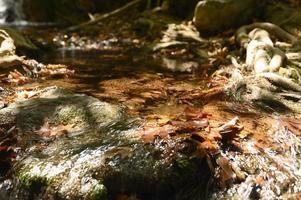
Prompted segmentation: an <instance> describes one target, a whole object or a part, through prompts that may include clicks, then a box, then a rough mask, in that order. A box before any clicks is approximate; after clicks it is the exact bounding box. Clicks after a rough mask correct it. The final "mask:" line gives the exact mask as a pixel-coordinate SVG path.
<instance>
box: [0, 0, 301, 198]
mask: <svg viewBox="0 0 301 200" xmlns="http://www.w3.org/2000/svg"><path fill="white" fill-rule="evenodd" d="M21 2H22V1H14V3H16V5H13V4H12V2H11V1H5V0H2V1H0V18H1V19H0V23H1V24H5V23H9V22H11V21H13V23H10V24H9V25H16V24H17V23H19V22H21V21H22V19H23V17H22V11H21V10H20V7H19V6H18V4H19V3H21ZM11 8H14V9H13V10H12V11H11ZM10 15H11V16H10ZM27 25H28V23H27ZM30 31H32V32H33V33H34V32H35V31H37V32H39V33H40V32H41V30H37V27H35V28H33V29H32V28H29V31H26V32H27V34H28V32H30ZM34 34H37V33H34ZM46 34H47V32H46ZM58 35H59V36H61V35H63V34H58ZM59 36H58V37H54V38H53V42H56V44H58V43H59V44H60V45H61V46H60V47H58V46H56V47H55V48H52V49H51V50H50V49H46V50H45V49H44V50H39V51H38V52H30V53H29V54H28V57H31V58H34V59H36V60H37V61H39V62H42V63H45V64H48V63H51V64H63V65H66V66H68V69H70V70H74V74H72V75H69V76H54V77H38V78H35V79H33V81H31V82H29V83H26V84H23V85H15V86H7V85H4V84H3V85H1V86H3V88H4V89H3V91H1V100H2V98H3V99H5V100H10V103H8V104H7V105H5V106H3V108H1V109H0V125H1V133H5V137H4V139H3V140H2V141H1V145H0V147H1V148H0V158H1V160H0V199H1V200H2V199H3V200H6V199H8V200H19V199H20V200H40V199H42V200H44V199H45V200H48V199H55V200H57V199H58V200H65V199H67V200H77V199H87V200H97V199H99V200H105V199H112V200H115V199H116V200H140V199H141V200H161V199H167V200H174V199H175V200H200V199H264V200H266V199H268V200H269V199H271V200H272V199H300V198H301V162H300V160H301V139H300V135H301V133H300V130H301V128H300V127H301V125H300V122H299V121H298V120H296V119H295V118H294V117H295V116H294V114H293V113H278V112H276V111H274V110H273V109H272V108H267V109H264V108H259V107H258V106H256V105H255V104H252V103H243V102H240V101H234V100H233V99H231V98H229V97H228V96H227V95H225V94H224V93H223V91H224V90H223V88H222V87H220V85H219V84H217V83H215V82H214V81H213V79H211V78H210V77H209V76H208V75H207V73H208V71H207V69H196V68H192V70H186V69H183V70H181V69H180V70H178V69H177V67H175V68H169V67H166V63H165V62H164V59H165V58H164V57H156V56H154V55H153V54H152V53H151V52H150V51H149V49H148V48H145V47H143V45H142V47H141V46H139V45H137V46H135V44H136V43H137V41H136V40H133V41H132V40H131V39H128V38H115V37H114V36H112V35H110V37H111V38H109V39H108V38H107V39H104V40H102V39H99V41H94V40H95V38H92V39H90V40H89V39H87V40H86V39H85V38H84V37H83V36H77V37H75V36H72V35H68V34H66V35H63V36H62V37H61V38H60V37H59ZM87 38H88V37H87ZM64 39H65V41H64ZM66 40H67V41H69V42H70V41H71V43H68V42H66ZM77 40H80V41H88V42H87V43H85V42H83V43H80V42H77ZM77 44H80V45H79V46H77ZM183 60H184V62H183V63H184V64H183V65H180V68H181V67H182V66H184V65H185V62H186V60H185V59H182V60H181V61H183ZM165 61H166V59H165ZM187 62H188V61H187ZM190 64H191V62H190ZM186 66H187V65H186ZM189 66H192V67H194V66H193V65H189ZM175 69H177V70H175ZM10 70H11V69H1V70H0V71H1V73H7V72H8V71H10ZM18 70H22V68H21V67H20V68H18ZM219 81H220V82H222V81H223V80H219ZM220 82H219V83H220ZM12 90H14V91H13V92H11V91H12ZM1 139H2V137H1Z"/></svg>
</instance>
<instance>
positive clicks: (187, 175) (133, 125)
mask: <svg viewBox="0 0 301 200" xmlns="http://www.w3.org/2000/svg"><path fill="white" fill-rule="evenodd" d="M123 110H124V109H123V108H121V107H120V106H118V105H111V104H109V103H106V102H101V101H99V100H98V99H96V98H93V97H90V96H87V95H83V94H74V93H71V92H68V91H66V90H64V89H60V88H46V89H44V90H42V91H38V93H37V94H35V95H34V98H31V99H26V100H20V101H18V102H17V103H14V104H13V105H10V106H9V107H7V108H3V109H1V110H0V117H1V118H0V124H1V125H5V124H6V125H8V124H10V125H11V124H14V122H15V124H16V125H15V126H16V130H17V138H18V139H17V140H18V142H17V144H16V146H18V147H20V148H21V149H22V151H21V152H19V153H18V156H17V159H16V160H15V161H14V164H13V165H12V166H14V167H13V169H11V170H10V172H11V173H8V174H6V176H5V178H4V179H1V181H0V197H1V198H3V199H22V200H29V199H58V200H60V199H64V200H65V199H108V198H109V199H116V198H117V196H118V195H128V196H131V195H135V196H137V197H138V198H139V199H146V198H147V199H149V198H150V197H151V198H150V199H192V197H191V196H190V195H193V197H195V198H196V199H202V196H201V195H202V194H203V195H204V193H205V189H204V188H205V185H206V184H207V182H208V178H209V176H210V174H209V173H208V172H206V173H205V172H204V171H203V170H208V168H207V167H205V168H204V166H207V165H206V164H205V162H204V160H199V159H190V157H189V156H188V154H190V153H188V149H193V148H192V145H191V144H190V143H188V142H187V141H185V140H184V139H183V141H182V142H180V140H179V139H178V141H177V142H175V141H173V140H164V141H163V140H161V139H159V138H158V139H157V140H156V141H154V143H145V142H143V140H142V139H141V137H140V136H139V127H140V126H141V125H142V121H141V120H140V119H133V118H129V117H128V116H127V115H126V114H125V112H123ZM62 127H63V128H62ZM187 183H189V184H187ZM202 184H203V185H202ZM192 185H194V186H196V187H193V188H192V187H191V186H192ZM198 186H199V187H198ZM199 188H202V189H199ZM195 190H196V191H195ZM184 196H185V198H184Z"/></svg>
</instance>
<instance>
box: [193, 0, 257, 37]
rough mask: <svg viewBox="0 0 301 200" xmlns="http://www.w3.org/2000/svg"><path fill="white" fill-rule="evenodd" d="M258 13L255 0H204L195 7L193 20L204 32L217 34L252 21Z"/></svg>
mask: <svg viewBox="0 0 301 200" xmlns="http://www.w3.org/2000/svg"><path fill="white" fill-rule="evenodd" d="M256 13H258V2H256V1H254V0H245V1H240V0H204V1H200V2H199V3H198V4H197V6H196V9H195V14H194V18H193V22H194V24H195V25H196V27H197V28H198V30H199V31H200V32H201V33H203V34H207V35H208V34H216V33H220V32H222V31H224V30H226V29H229V28H236V27H238V26H240V25H242V24H245V23H249V22H251V21H252V19H253V18H254V16H256Z"/></svg>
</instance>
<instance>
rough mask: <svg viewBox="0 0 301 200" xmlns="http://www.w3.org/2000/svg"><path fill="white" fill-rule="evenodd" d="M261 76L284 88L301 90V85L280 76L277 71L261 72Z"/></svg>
mask: <svg viewBox="0 0 301 200" xmlns="http://www.w3.org/2000/svg"><path fill="white" fill-rule="evenodd" d="M258 76H259V77H263V78H266V79H268V80H269V81H270V82H272V83H273V84H275V85H277V86H279V87H282V88H284V89H288V90H293V91H296V92H301V86H300V85H299V84H297V83H295V82H293V81H291V80H290V79H288V78H285V77H283V76H280V75H278V74H275V73H261V74H258Z"/></svg>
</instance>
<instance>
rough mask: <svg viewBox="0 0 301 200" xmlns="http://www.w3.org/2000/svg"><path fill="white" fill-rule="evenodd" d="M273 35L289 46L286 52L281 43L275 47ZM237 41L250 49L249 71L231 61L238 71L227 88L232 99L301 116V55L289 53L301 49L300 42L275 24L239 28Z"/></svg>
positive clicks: (247, 51)
mask: <svg viewBox="0 0 301 200" xmlns="http://www.w3.org/2000/svg"><path fill="white" fill-rule="evenodd" d="M270 34H273V36H275V37H277V38H278V39H280V40H282V41H284V42H286V43H283V42H282V43H281V45H285V46H284V47H283V48H284V49H285V52H284V51H282V50H281V49H280V48H279V47H280V45H279V42H278V43H277V44H276V45H275V43H274V42H273V41H272V39H271V37H270ZM236 42H237V43H238V44H239V45H240V46H241V47H242V48H243V49H245V50H246V61H245V62H246V63H245V64H246V66H247V71H244V74H242V72H241V71H240V70H238V69H241V68H242V67H241V66H242V65H244V64H238V62H237V61H236V60H235V58H231V61H232V64H233V66H234V67H235V68H236V69H237V70H234V71H232V77H231V79H230V80H229V85H228V87H227V88H226V90H228V91H229V92H230V94H232V95H231V96H233V97H235V99H237V100H243V101H247V102H253V103H255V104H256V105H261V106H266V107H267V108H270V109H272V111H275V110H276V111H288V110H294V111H296V112H300V113H301V109H300V108H299V107H301V105H299V103H301V102H300V101H301V85H300V81H301V78H300V77H301V76H300V73H301V62H299V60H300V59H301V54H300V53H291V52H289V53H287V52H288V51H291V50H292V49H293V48H294V47H298V45H299V44H300V43H299V41H298V39H297V38H296V37H295V36H293V35H292V34H290V33H288V32H286V31H284V30H283V29H281V28H280V27H279V26H276V25H274V24H271V23H254V24H251V25H246V26H243V27H241V28H239V29H238V31H237V32H236ZM287 42H289V43H287ZM250 72H254V73H253V74H250ZM237 73H239V74H238V75H237ZM296 73H297V74H296ZM281 74H283V75H284V76H282V75H281ZM238 85H240V86H244V87H237V86H238Z"/></svg>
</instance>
